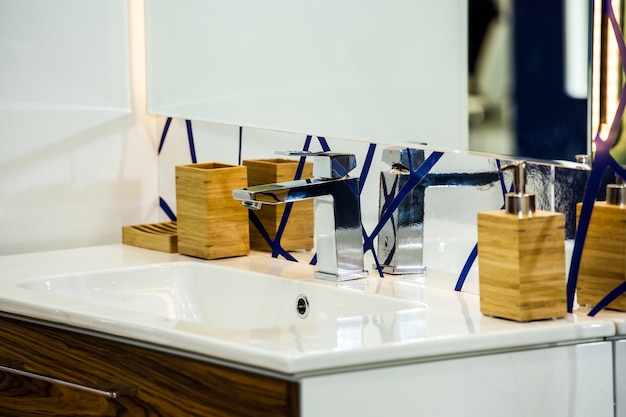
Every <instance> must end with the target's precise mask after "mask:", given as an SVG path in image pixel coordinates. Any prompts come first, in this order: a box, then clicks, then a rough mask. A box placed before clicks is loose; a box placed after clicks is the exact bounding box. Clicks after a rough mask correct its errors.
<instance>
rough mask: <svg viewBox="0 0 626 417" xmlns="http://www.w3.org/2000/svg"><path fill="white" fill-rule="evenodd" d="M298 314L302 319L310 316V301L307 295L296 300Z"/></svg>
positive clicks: (301, 295) (302, 295)
mask: <svg viewBox="0 0 626 417" xmlns="http://www.w3.org/2000/svg"><path fill="white" fill-rule="evenodd" d="M296 312H297V313H298V315H299V316H300V318H306V316H308V315H309V299H308V298H306V295H304V294H300V295H299V296H298V297H297V298H296Z"/></svg>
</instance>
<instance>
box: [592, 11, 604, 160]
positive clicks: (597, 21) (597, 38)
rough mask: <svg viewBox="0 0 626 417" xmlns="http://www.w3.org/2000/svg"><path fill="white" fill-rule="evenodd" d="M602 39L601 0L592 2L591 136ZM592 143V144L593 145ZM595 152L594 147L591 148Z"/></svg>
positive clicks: (596, 125)
mask: <svg viewBox="0 0 626 417" xmlns="http://www.w3.org/2000/svg"><path fill="white" fill-rule="evenodd" d="M601 41H602V0H596V1H594V2H593V44H592V52H593V55H592V58H591V66H592V71H591V137H592V138H593V137H595V135H596V133H598V130H599V128H600V100H601V98H600V75H601ZM593 146H594V145H592V147H593ZM592 152H593V153H595V148H593V149H592Z"/></svg>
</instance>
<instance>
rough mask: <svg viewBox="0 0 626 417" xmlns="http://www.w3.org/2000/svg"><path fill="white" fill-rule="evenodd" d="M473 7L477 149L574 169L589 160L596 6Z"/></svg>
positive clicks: (578, 0)
mask: <svg viewBox="0 0 626 417" xmlns="http://www.w3.org/2000/svg"><path fill="white" fill-rule="evenodd" d="M591 3H592V2H591ZM597 3H599V2H597ZM468 4H469V10H468V15H469V18H468V21H469V37H468V73H469V80H470V82H469V89H470V90H469V91H470V94H469V115H470V149H473V150H482V151H485V152H491V153H497V154H504V155H518V156H523V157H531V158H538V159H565V160H570V161H573V160H575V156H576V155H578V154H589V153H590V152H589V143H590V134H589V132H590V130H589V127H588V126H589V123H588V116H587V114H588V99H587V97H588V91H589V88H588V85H589V81H590V80H589V72H590V59H589V50H590V36H589V33H590V31H589V27H590V25H589V22H590V10H591V5H590V2H587V1H584V0H564V1H559V2H545V1H514V0H469V3H468Z"/></svg>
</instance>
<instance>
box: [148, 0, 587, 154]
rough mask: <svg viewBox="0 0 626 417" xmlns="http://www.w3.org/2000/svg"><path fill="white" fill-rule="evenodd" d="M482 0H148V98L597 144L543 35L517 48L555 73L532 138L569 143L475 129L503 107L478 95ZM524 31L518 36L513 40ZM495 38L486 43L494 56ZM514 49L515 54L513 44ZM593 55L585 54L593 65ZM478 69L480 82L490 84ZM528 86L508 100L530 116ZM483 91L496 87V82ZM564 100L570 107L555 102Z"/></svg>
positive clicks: (168, 107)
mask: <svg viewBox="0 0 626 417" xmlns="http://www.w3.org/2000/svg"><path fill="white" fill-rule="evenodd" d="M473 1H474V0H471V1H469V2H468V1H466V0H441V1H436V2H431V1H426V0H422V1H415V0H394V1H392V2H384V1H382V0H368V1H365V2H364V1H362V0H343V1H341V2H337V1H334V0H318V1H316V2H305V1H294V0H268V1H265V2H258V1H255V0H239V1H236V2H227V1H223V0H221V1H220V0H177V1H174V0H146V33H147V80H148V112H149V113H151V114H156V115H163V116H171V117H179V118H186V119H191V120H204V121H210V122H216V123H225V124H231V125H236V126H249V127H257V128H264V129H270V130H278V131H285V132H298V133H305V134H312V135H319V136H327V137H336V138H343V139H357V140H364V141H368V142H379V143H388V144H397V145H410V144H413V145H414V144H416V143H426V144H428V146H429V147H432V148H435V149H441V150H446V149H455V150H474V151H481V152H488V153H491V154H505V155H509V156H513V154H516V155H518V156H524V157H530V158H540V159H567V160H573V157H574V155H575V153H586V149H587V146H586V144H587V142H588V139H587V133H586V132H587V130H586V126H587V116H586V99H585V98H576V99H575V101H576V105H577V112H576V113H575V114H574V113H572V111H570V110H569V109H565V108H562V109H561V107H562V104H558V103H557V104H555V103H556V102H553V101H548V100H546V99H545V97H544V96H545V94H546V86H547V85H548V86H549V85H554V84H555V81H553V80H552V78H551V77H550V76H551V75H552V73H555V72H557V69H556V68H554V66H553V65H547V64H546V61H545V60H544V57H545V55H541V54H537V55H531V54H530V52H532V51H535V49H537V48H536V47H532V46H529V45H527V44H524V45H525V46H524V48H526V49H522V48H521V46H520V47H519V48H520V51H519V52H518V53H517V55H524V54H526V55H525V56H532V57H533V60H534V61H537V62H535V64H537V65H535V66H533V67H531V66H530V65H528V67H529V68H532V69H531V70H529V75H528V77H527V78H528V80H527V81H529V82H530V81H532V80H540V81H542V84H539V85H540V87H535V90H538V92H539V93H540V94H542V97H543V98H542V99H537V98H536V97H532V96H530V98H527V104H529V106H528V107H529V108H530V109H532V110H533V112H532V114H530V115H529V116H528V118H529V119H534V118H537V117H538V116H548V118H547V120H545V121H543V122H535V123H534V124H533V126H534V129H535V131H533V132H531V135H530V137H531V140H530V141H529V142H530V143H533V144H535V145H536V147H537V148H539V150H541V151H545V149H546V148H548V147H550V148H553V149H554V150H555V152H552V153H549V154H548V153H541V154H537V153H533V152H531V151H532V150H531V149H526V148H521V147H519V146H511V147H509V148H502V147H501V146H496V145H501V141H500V142H498V140H493V137H494V135H491V133H493V131H492V132H491V133H489V132H488V133H487V135H488V137H489V140H482V141H479V140H476V139H475V137H476V135H475V132H478V131H479V130H477V129H478V127H481V128H483V129H482V131H487V129H484V127H485V126H487V124H488V123H492V119H491V116H492V115H493V114H495V113H496V112H495V111H494V110H493V109H494V108H495V107H494V106H493V102H492V101H487V100H485V101H484V102H483V105H484V108H483V110H482V111H483V119H482V121H481V122H480V123H477V118H476V117H474V116H475V115H474V114H473V113H471V111H474V109H473V108H471V109H468V78H470V77H468V55H469V54H468V18H467V16H468V13H470V10H469V7H473V5H470V6H469V7H468V4H472V3H473ZM570 1H571V0H567V1H566V3H568V2H570ZM501 3H502V4H503V5H504V6H507V2H505V1H502V2H501ZM515 3H524V4H526V3H537V5H536V6H533V7H535V8H537V10H539V9H541V10H543V11H544V12H545V9H546V8H548V7H547V6H546V2H543V1H535V2H528V1H524V2H513V3H512V4H511V5H510V6H511V7H512V5H513V4H515ZM548 3H553V2H548ZM557 3H559V7H560V4H561V2H557ZM580 3H583V2H582V1H581V2H580ZM472 12H473V11H472ZM553 12H554V13H557V11H556V10H555V11H553ZM525 13H526V14H524V13H522V14H521V16H523V17H524V19H525V20H524V19H519V18H518V19H517V20H515V27H516V28H517V26H519V25H520V24H522V23H524V21H525V22H526V23H528V22H531V25H530V28H531V29H528V31H529V32H530V34H533V33H534V32H537V30H536V27H537V21H535V20H533V19H535V18H534V17H533V15H532V14H531V13H528V12H525ZM472 15H473V14H471V13H470V16H472ZM509 15H513V14H512V12H510V10H509V11H508V12H502V13H501V14H499V15H498V19H502V21H503V22H504V21H505V20H504V17H505V16H509ZM515 16H518V14H515ZM551 16H552V17H545V20H547V21H549V23H550V24H548V23H546V24H545V25H543V29H545V30H548V29H554V28H551V27H550V25H554V23H553V21H552V20H550V19H552V18H554V16H553V15H551ZM470 18H472V17H470ZM561 20H562V21H563V22H564V19H561ZM563 25H564V23H563ZM512 26H513V25H512V24H511V25H510V26H509V30H511V29H510V28H511V27H512ZM540 26H541V24H540ZM557 26H558V25H557ZM558 27H560V28H563V26H562V25H561V26H558ZM543 29H542V30H543ZM554 30H556V29H554ZM577 30H580V28H579V27H577ZM516 31H517V29H516ZM542 33H543V34H536V33H535V35H536V36H534V38H535V40H537V39H536V38H538V40H539V42H543V43H545V39H544V38H545V37H546V36H548V37H551V36H552V34H550V33H547V32H545V31H544V32H542ZM584 33H585V34H586V33H587V32H586V31H585V32H584ZM505 39H506V38H505ZM509 39H513V38H509ZM515 39H518V38H517V37H516V38H515ZM501 42H502V40H501ZM585 42H587V41H585ZM510 43H511V42H507V41H506V40H505V41H504V42H502V45H504V47H506V46H507V45H509V44H510ZM557 43H558V42H557ZM563 45H564V42H563V36H562V35H561V42H560V46H554V48H553V49H550V51H549V53H550V54H552V55H554V54H557V55H558V54H562V53H563V51H562V49H563ZM515 47H516V48H518V46H517V45H516V44H515ZM557 47H560V48H561V50H560V51H557V50H556V48H557ZM509 48H510V46H509ZM533 48H535V49H533ZM586 48H587V47H586V45H585V51H586V50H587V49H586ZM484 50H485V49H484V45H481V52H480V54H481V56H484V55H485V52H484ZM575 50H576V48H575ZM505 52H506V49H505ZM508 53H509V55H511V56H512V55H513V54H512V53H511V49H509V51H508ZM585 59H586V58H585ZM527 61H532V60H527ZM483 62H485V61H484V60H483ZM512 62H514V61H512ZM526 64H530V62H526ZM480 65H482V68H483V69H484V68H487V67H488V66H486V65H485V64H480ZM511 67H515V66H514V65H511ZM587 68H588V64H587V62H585V64H584V70H583V72H584V74H585V77H586V73H587ZM561 70H562V68H561ZM511 71H512V69H511ZM518 73H519V71H518V72H515V74H518ZM485 74H486V73H483V78H482V80H483V81H484V80H486V81H484V82H483V84H482V85H483V86H484V85H485V84H489V83H491V84H494V81H495V78H494V77H493V76H485ZM474 75H475V74H472V78H471V79H472V81H473V83H472V86H473V87H474V86H475V85H478V84H479V83H476V82H474V81H475V80H476V79H477V78H479V77H474ZM549 75H550V76H549ZM560 77H561V78H563V77H564V75H563V73H562V71H561V75H560ZM585 80H586V78H585ZM516 81H518V80H517V79H516ZM509 85H514V84H509ZM521 86H523V88H522V87H521ZM559 88H562V80H561V84H560V85H559ZM520 89H522V92H524V93H527V92H530V90H531V89H530V88H528V87H526V85H525V84H520V82H519V81H518V83H517V87H516V88H514V89H513V88H511V89H510V90H509V91H510V93H509V94H508V95H507V96H506V98H505V99H504V100H503V103H504V104H508V105H509V107H506V108H505V107H504V104H503V105H502V106H500V105H499V104H498V107H497V109H498V112H500V115H501V116H504V117H505V118H503V119H502V120H506V121H507V123H508V122H510V121H511V120H513V117H512V114H516V115H517V116H516V117H515V120H521V115H522V113H521V109H522V106H521V104H520V103H516V104H514V105H513V104H512V103H514V100H513V99H512V97H514V96H521V94H520V93H519V92H520ZM513 90H515V92H516V93H515V94H513ZM473 92H477V93H479V94H485V90H484V89H482V90H474V91H473ZM583 95H586V92H585V93H584V94H583ZM469 102H470V103H471V104H472V105H473V104H474V102H473V101H469ZM511 105H512V106H513V109H514V110H511V107H510V106H511ZM553 107H556V108H559V109H561V110H563V113H564V114H565V116H563V115H561V116H559V117H557V116H555V115H554V114H553V113H550V112H548V111H547V110H546V109H550V108H553ZM581 109H582V113H581V112H580V110H581ZM579 113H580V114H579ZM470 115H471V116H472V124H471V126H472V128H471V129H470V128H469V126H468V119H469V118H470V117H469V116H470ZM558 118H566V119H567V120H566V126H569V125H572V124H575V123H574V122H573V121H576V123H578V125H579V126H582V133H576V134H574V133H572V132H571V131H569V130H565V131H564V129H565V128H563V127H562V126H557V125H556V122H557V120H556V119H558ZM544 119H545V118H544ZM567 123H569V125H568V124H567ZM503 126H505V125H503ZM511 126H512V125H511ZM555 133H557V134H558V135H559V138H560V139H563V138H568V137H569V138H571V137H576V139H572V140H574V141H575V140H579V141H581V142H582V143H581V145H580V147H576V150H575V151H574V152H570V150H569V148H567V147H564V146H563V145H562V143H561V142H559V141H557V140H556V139H554V138H553V135H554V134H555ZM509 134H510V135H511V137H513V136H514V135H515V134H517V132H516V131H515V129H511V130H510V133H509ZM489 135H491V136H489ZM551 135H552V136H551ZM470 138H471V140H470ZM516 143H517V142H516ZM576 146H578V145H576ZM561 152H562V153H561Z"/></svg>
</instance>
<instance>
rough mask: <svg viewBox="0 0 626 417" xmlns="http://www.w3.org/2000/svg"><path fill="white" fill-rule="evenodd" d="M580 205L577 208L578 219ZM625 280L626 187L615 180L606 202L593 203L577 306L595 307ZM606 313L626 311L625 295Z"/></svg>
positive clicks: (608, 188)
mask: <svg viewBox="0 0 626 417" xmlns="http://www.w3.org/2000/svg"><path fill="white" fill-rule="evenodd" d="M581 208H582V204H581V203H579V204H578V205H577V206H576V212H577V216H578V217H579V216H580V210H581ZM625 279H626V184H624V180H623V179H622V178H621V177H619V176H616V184H609V185H607V187H606V201H596V202H595V204H594V206H593V211H592V213H591V219H590V221H589V228H588V229H587V237H586V239H585V246H584V247H583V252H582V256H581V259H580V269H579V271H578V281H577V284H576V295H577V298H578V303H579V304H580V305H589V306H594V305H596V304H597V303H598V302H599V301H600V300H602V299H603V298H604V296H606V295H607V294H608V293H609V292H610V291H612V290H613V289H614V288H615V287H617V286H618V285H619V284H621V283H622V282H624V280H625ZM607 308H608V309H611V310H619V311H626V295H621V296H619V297H618V298H617V299H615V300H614V301H613V302H611V303H610V304H609V305H608V306H607Z"/></svg>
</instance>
